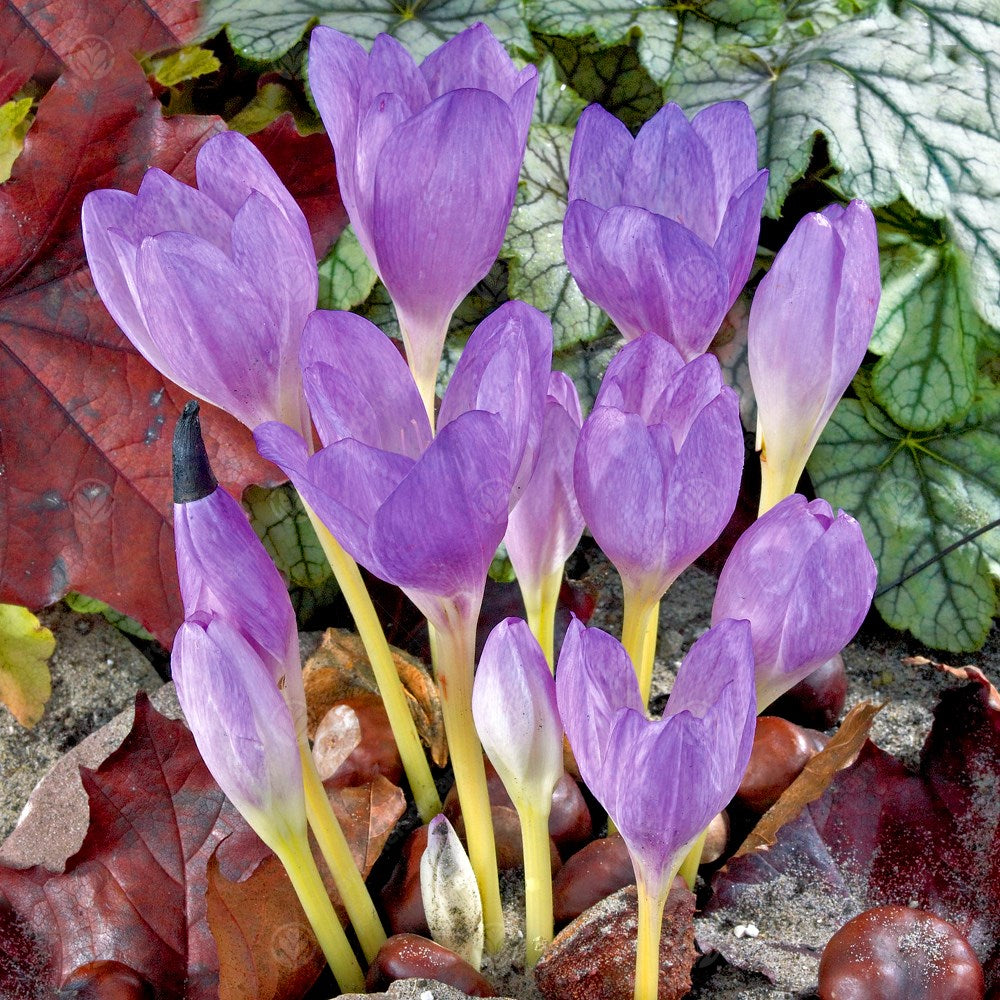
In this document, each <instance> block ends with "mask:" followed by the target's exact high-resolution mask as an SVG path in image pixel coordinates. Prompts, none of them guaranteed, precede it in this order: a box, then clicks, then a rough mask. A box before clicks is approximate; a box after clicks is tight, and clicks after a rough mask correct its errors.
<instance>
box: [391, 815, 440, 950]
mask: <svg viewBox="0 0 1000 1000" xmlns="http://www.w3.org/2000/svg"><path fill="white" fill-rule="evenodd" d="M426 847H427V826H426V825H425V826H418V827H417V828H416V830H414V831H413V832H412V833H411V834H410V835H409V836H408V837H407V838H406V840H405V842H404V843H403V847H402V849H401V850H400V855H399V860H398V861H397V862H396V867H395V868H393V870H392V874H391V875H390V876H389V880H388V881H387V882H386V883H385V885H384V886H383V887H382V892H381V898H382V906H383V908H384V909H385V916H386V922H387V923H388V925H389V931H390V932H391V933H392V934H403V933H406V932H410V933H413V934H422V935H423V936H424V937H429V936H430V928H429V927H428V926H427V917H426V916H425V915H424V897H423V893H422V891H421V889H420V859H421V857H422V856H423V853H424V849H425V848H426Z"/></svg>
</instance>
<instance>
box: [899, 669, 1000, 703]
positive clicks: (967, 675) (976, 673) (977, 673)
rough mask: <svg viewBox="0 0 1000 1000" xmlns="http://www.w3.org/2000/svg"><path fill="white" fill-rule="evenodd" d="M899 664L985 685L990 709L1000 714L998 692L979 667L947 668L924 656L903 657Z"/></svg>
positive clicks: (999, 695) (999, 693)
mask: <svg viewBox="0 0 1000 1000" xmlns="http://www.w3.org/2000/svg"><path fill="white" fill-rule="evenodd" d="M899 662H900V663H902V664H903V665H904V666H907V667H927V666H930V667H933V668H934V669H935V670H940V671H941V673H943V674H951V676H952V677H954V678H955V679H956V680H960V681H978V682H979V683H980V684H985V685H986V687H987V688H989V705H990V708H992V709H995V710H996V711H998V712H1000V691H997V689H996V688H995V687H994V686H993V683H992V682H991V681H990V679H989V678H988V677H987V676H986V674H984V673H983V672H982V670H980V669H979V667H977V666H974V665H973V664H971V663H967V664H966V665H965V666H964V667H949V666H948V664H947V663H938V662H937V661H936V660H929V659H928V658H927V657H926V656H904V657H903V658H902V659H901V660H900V661H899Z"/></svg>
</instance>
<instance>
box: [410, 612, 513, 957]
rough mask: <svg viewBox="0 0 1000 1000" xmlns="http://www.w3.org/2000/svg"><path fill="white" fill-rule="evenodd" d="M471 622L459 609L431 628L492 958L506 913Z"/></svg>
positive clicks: (457, 785)
mask: <svg viewBox="0 0 1000 1000" xmlns="http://www.w3.org/2000/svg"><path fill="white" fill-rule="evenodd" d="M466 617H467V616H464V615H462V614H461V613H459V612H458V611H457V609H456V610H455V611H454V614H453V615H450V616H449V622H448V625H449V627H448V628H446V629H438V628H437V627H436V626H434V625H433V624H432V623H430V622H428V623H427V627H428V630H429V632H430V640H431V659H432V660H433V663H434V676H435V678H436V680H437V684H438V690H439V692H440V694H441V714H442V716H443V718H444V730H445V735H446V736H447V738H448V753H449V755H450V757H451V766H452V771H453V772H454V774H455V788H456V790H457V792H458V801H459V804H460V805H461V807H462V819H463V821H464V823H465V840H466V844H467V845H468V849H469V861H470V862H471V863H472V870H473V871H474V872H475V873H476V883H477V884H478V885H479V895H480V896H481V897H482V901H483V929H484V932H485V938H486V951H487V952H488V953H491V954H492V953H495V952H496V951H498V950H499V948H500V946H501V945H502V944H503V931H504V928H503V908H502V905H501V902H500V879H499V876H498V873H497V853H496V842H495V839H494V836H493V817H492V813H491V809H490V796H489V790H488V789H487V786H486V767H485V765H484V763H483V748H482V746H481V745H480V743H479V737H478V736H477V735H476V729H475V726H474V724H473V721H472V681H473V674H474V672H475V655H476V635H475V622H474V621H472V622H470V621H467V620H466Z"/></svg>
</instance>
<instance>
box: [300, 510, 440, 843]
mask: <svg viewBox="0 0 1000 1000" xmlns="http://www.w3.org/2000/svg"><path fill="white" fill-rule="evenodd" d="M302 506H303V507H304V508H305V510H306V513H307V514H308V515H309V520H310V521H311V522H312V525H313V528H314V529H315V530H316V537H317V538H318V539H319V543H320V545H321V546H322V548H323V552H324V553H325V555H326V558H327V560H328V561H329V563H330V568H331V569H332V570H333V574H334V576H335V577H336V578H337V583H338V584H339V586H340V590H341V593H342V594H343V595H344V599H345V600H346V601H347V606H348V608H349V609H350V611H351V615H352V616H353V618H354V624H355V625H356V626H357V629H358V635H359V636H360V637H361V642H362V643H363V644H364V647H365V652H366V653H367V654H368V660H369V662H370V663H371V665H372V670H373V672H374V674H375V680H376V682H377V683H378V689H379V694H380V695H381V696H382V704H383V705H384V706H385V713H386V715H387V716H388V717H389V725H390V727H391V728H392V733H393V736H394V737H395V738H396V746H397V747H398V748H399V756H400V759H401V760H402V762H403V769H404V770H405V771H406V777H407V780H408V781H409V783H410V791H411V792H412V793H413V799H414V801H415V802H416V805H417V811H418V812H419V813H420V818H421V819H422V820H423V821H424V822H425V823H428V822H430V820H431V818H432V817H434V816H436V815H437V814H438V813H439V812H440V811H441V799H440V797H439V796H438V793H437V788H435V786H434V778H433V777H432V775H431V769H430V765H429V764H428V763H427V756H426V754H425V753H424V748H423V745H422V744H421V742H420V736H419V734H418V733H417V727H416V724H415V723H414V721H413V716H412V715H411V714H410V706H409V704H408V703H407V700H406V693H405V692H404V690H403V685H402V682H401V681H400V679H399V673H398V672H397V670H396V663H395V661H394V660H393V656H392V650H390V649H389V643H388V642H387V641H386V638H385V632H383V630H382V624H381V622H379V620H378V615H377V614H376V613H375V605H374V604H372V599H371V596H370V595H369V593H368V588H367V587H366V586H365V582H364V580H363V579H362V578H361V572H360V570H359V569H358V564H357V563H356V562H355V561H354V560H353V559H352V558H351V557H350V556H349V555H348V554H347V553H346V552H345V551H344V549H343V548H342V547H341V545H340V543H339V542H338V541H337V540H336V539H335V538H334V537H333V535H332V534H331V533H330V530H329V529H328V528H327V527H326V525H324V524H323V522H322V521H321V520H320V519H319V518H318V517H317V516H316V513H315V512H314V511H313V510H312V508H310V506H309V504H307V503H306V502H305V500H303V501H302Z"/></svg>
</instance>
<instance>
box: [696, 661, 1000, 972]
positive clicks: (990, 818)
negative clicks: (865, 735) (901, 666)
mask: <svg viewBox="0 0 1000 1000" xmlns="http://www.w3.org/2000/svg"><path fill="white" fill-rule="evenodd" d="M998 781H1000V710H998V708H997V706H996V705H992V704H991V703H990V687H989V683H988V682H987V681H986V680H985V678H981V679H979V680H976V681H974V682H973V683H970V684H965V685H963V686H961V687H958V688H954V689H951V690H949V691H945V692H944V693H943V694H942V695H941V699H940V702H939V704H938V706H937V709H936V710H935V713H934V724H933V726H932V728H931V731H930V734H929V735H928V737H927V741H926V743H925V744H924V749H923V752H922V755H921V760H920V768H919V771H918V773H917V774H913V773H912V772H911V771H909V770H908V769H907V768H906V767H905V766H904V765H903V764H901V763H900V762H899V761H897V760H896V759H895V758H894V757H892V756H890V755H889V754H887V753H885V752H883V751H882V750H879V749H878V747H876V746H874V745H873V744H872V743H868V744H866V745H865V747H864V748H863V749H862V751H861V754H860V756H859V758H858V761H857V763H856V764H854V766H853V767H851V768H849V769H848V770H847V771H844V772H841V774H840V775H839V776H838V777H836V778H835V779H834V781H833V784H832V785H831V786H830V788H829V790H828V791H827V792H826V794H825V795H824V796H823V797H822V798H821V799H820V800H819V801H817V802H815V803H813V804H812V805H810V806H808V807H807V808H806V810H805V811H804V812H803V813H802V814H801V815H800V817H799V818H798V819H797V820H795V821H794V822H793V823H791V824H789V825H788V826H786V827H784V828H782V830H781V831H780V832H779V833H778V838H777V843H776V844H775V845H774V846H772V847H770V848H769V849H767V850H766V851H757V852H754V853H751V854H747V855H744V856H742V857H740V858H737V859H735V860H733V861H731V862H730V863H729V864H728V865H727V866H726V868H724V869H723V870H722V871H721V872H719V873H718V874H717V875H716V877H715V879H714V880H713V898H712V900H711V902H710V903H709V905H708V906H707V907H706V911H705V912H706V915H707V916H710V917H711V922H710V924H705V925H703V926H702V927H701V928H699V933H698V937H699V940H700V942H701V943H702V945H711V946H712V947H715V948H719V949H720V950H722V952H723V954H724V955H725V956H726V958H727V959H728V960H729V961H730V962H734V963H735V964H738V965H740V966H742V967H744V968H752V969H754V971H758V972H763V973H764V974H765V975H769V976H771V977H772V978H774V977H775V975H776V965H775V964H773V958H774V957H776V956H777V955H778V954H779V953H781V954H783V955H785V956H786V957H787V956H789V955H797V956H798V965H797V968H796V969H795V970H794V976H795V981H794V982H792V981H789V980H787V979H786V980H784V981H782V982H780V983H778V985H780V986H781V987H783V988H785V989H803V988H805V989H808V988H809V987H810V986H813V985H814V984H815V982H816V968H817V962H818V959H819V955H820V952H821V951H822V949H823V947H824V945H825V944H826V941H827V940H828V939H829V937H830V935H831V934H832V933H833V932H834V931H835V930H837V929H838V928H839V927H840V926H841V925H842V924H843V923H844V922H846V920H848V919H850V918H851V917H852V916H854V915H856V914H857V913H859V912H861V911H862V910H865V909H868V908H870V907H872V906H881V905H884V904H901V905H904V906H906V905H910V904H915V905H917V906H919V907H920V908H922V909H926V910H930V911H931V912H933V913H936V914H937V915H938V916H940V917H942V918H944V919H945V920H949V921H951V922H952V923H954V924H955V925H956V926H957V927H958V928H959V930H961V931H962V932H963V933H964V934H965V936H966V937H967V938H968V940H969V943H970V944H971V945H972V947H973V948H974V949H975V950H976V953H977V954H978V956H979V958H980V960H981V961H982V962H983V964H984V966H985V971H986V982H987V987H988V988H990V987H995V986H996V985H997V984H998V983H1000V797H998V796H997V795H996V793H995V792H996V787H997V783H998ZM792 896H794V897H795V898H796V899H797V905H798V906H799V907H800V909H801V912H803V913H806V912H808V914H809V917H808V919H806V920H803V921H800V922H798V923H797V924H796V923H795V922H793V921H788V920H785V918H784V917H783V916H782V914H783V913H784V912H785V909H784V907H782V906H781V905H780V903H779V902H778V901H779V900H780V899H782V898H784V899H788V898H791V897H792ZM769 901H770V904H769ZM810 907H811V909H810ZM747 920H753V922H754V923H756V924H757V925H758V927H759V929H760V936H759V937H758V938H756V939H755V940H754V941H750V942H748V943H747V944H746V946H745V947H744V946H740V945H739V943H738V941H737V939H736V938H735V937H734V935H733V934H732V933H731V931H729V932H725V931H723V932H721V933H720V928H722V927H724V926H728V925H731V924H735V923H738V922H743V923H745V922H746V921H747ZM782 921H784V922H782ZM782 964H783V966H784V967H785V968H786V969H787V968H788V967H789V966H788V963H787V962H783V963H782Z"/></svg>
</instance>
